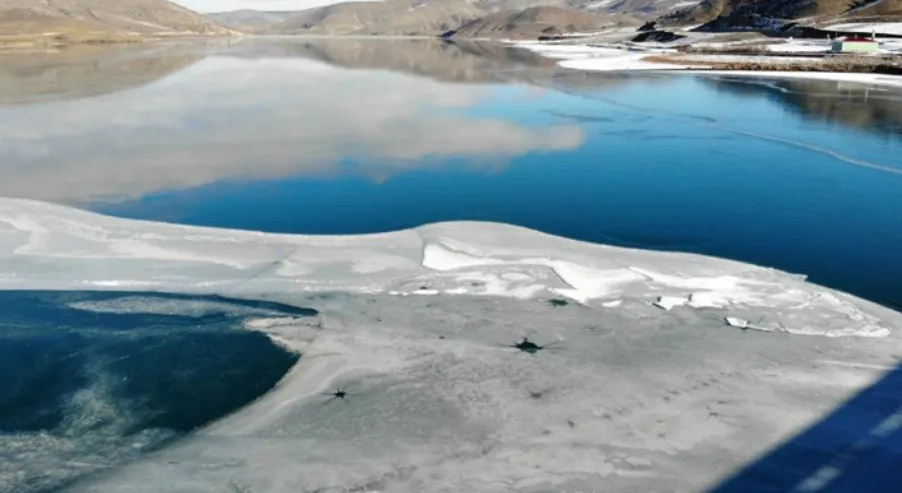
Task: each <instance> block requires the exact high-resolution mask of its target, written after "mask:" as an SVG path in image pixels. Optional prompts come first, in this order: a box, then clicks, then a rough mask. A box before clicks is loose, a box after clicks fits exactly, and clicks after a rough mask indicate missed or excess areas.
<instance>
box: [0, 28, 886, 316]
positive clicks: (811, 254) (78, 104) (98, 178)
mask: <svg viewBox="0 0 902 493" xmlns="http://www.w3.org/2000/svg"><path fill="white" fill-rule="evenodd" d="M4 63H5V64H6V66H10V65H13V68H11V69H8V71H7V75H6V76H2V80H0V81H2V84H3V86H4V90H3V93H4V96H3V100H4V102H5V104H4V105H3V106H2V107H0V135H2V136H3V145H2V146H0V162H2V163H3V180H2V181H0V196H24V197H29V198H37V199H42V200H49V201H56V202H61V203H65V204H73V205H77V206H80V207H84V208H89V209H92V210H96V211H100V212H104V213H108V214H113V215H118V216H122V217H129V218H140V219H151V220H162V221H170V222H178V223H184V224H192V225H205V226H217V227H227V228H241V229H250V230H262V231H269V232H287V233H317V234H320V233H323V234H356V233H369V232H380V231H389V230H397V229H404V228H409V227H415V226H418V225H422V224H428V223H432V222H438V221H449V220H487V221H496V222H505V223H510V224H515V225H522V226H526V227H530V228H534V229H538V230H541V231H544V232H548V233H552V234H557V235H562V236H565V237H569V238H574V239H579V240H585V241H590V242H597V243H607V244H614V245H623V246H634V247H640V248H649V249H657V250H661V249H663V250H678V251H687V252H695V253H703V254H707V255H714V256H720V257H725V258H731V259H737V260H742V261H748V262H752V263H756V264H759V265H765V266H772V267H776V268H780V269H783V270H787V271H790V272H795V273H801V274H806V275H808V276H810V279H811V280H812V281H814V282H818V283H822V284H825V285H828V286H831V287H834V288H838V289H842V290H845V291H849V292H852V293H855V294H858V295H861V296H864V297H866V298H868V299H872V300H877V301H880V302H882V303H898V302H899V301H900V296H902V295H900V294H899V293H900V292H902V281H900V279H902V262H899V261H898V253H897V252H898V251H900V250H902V216H900V214H899V211H900V210H902V193H900V190H902V158H900V156H902V95H900V94H899V93H894V92H891V91H888V90H886V89H884V88H869V87H867V86H856V85H850V84H848V83H833V82H805V81H775V82H767V81H756V80H748V79H745V80H725V79H714V78H700V77H691V76H679V77H665V76H649V75H646V76H626V75H597V74H596V75H586V74H582V73H579V72H571V71H567V70H564V69H555V68H554V67H553V62H551V61H548V60H542V59H539V58H536V56H535V55H533V54H530V53H527V52H521V51H514V50H505V49H503V48H500V47H494V46H488V47H486V46H480V45H472V46H471V45H464V46H461V47H456V46H451V45H445V44H442V43H438V42H428V41H381V42H373V41H364V40H343V41H342V40H318V41H309V42H302V41H291V40H270V41H260V40H256V41H255V40H245V41H243V42H237V41H236V42H233V43H232V44H231V45H229V44H228V43H227V42H225V41H220V42H211V43H210V44H208V45H204V46H197V45H189V46H183V45H178V44H174V45H169V46H158V47H154V48H152V49H151V48H131V49H123V50H117V51H113V52H110V51H100V52H94V51H89V52H87V53H75V54H71V55H68V56H62V55H57V56H56V57H51V56H46V57H43V58H41V57H32V58H31V59H29V60H28V61H16V60H15V59H12V60H10V59H9V58H7V59H6V60H5V62H4ZM15 63H19V64H20V65H21V66H18V65H15ZM0 73H2V71H0Z"/></svg>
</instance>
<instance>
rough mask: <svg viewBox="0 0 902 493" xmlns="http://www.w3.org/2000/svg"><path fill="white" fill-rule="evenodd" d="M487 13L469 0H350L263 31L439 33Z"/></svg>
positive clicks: (300, 32) (274, 32) (387, 33)
mask: <svg viewBox="0 0 902 493" xmlns="http://www.w3.org/2000/svg"><path fill="white" fill-rule="evenodd" d="M484 14H485V11H483V10H482V9H480V8H478V7H476V6H474V5H473V4H472V3H470V2H468V1H467V0H385V1H382V2H347V3H339V4H335V5H329V6H326V7H319V8H315V9H310V10H305V11H303V12H301V13H299V14H298V15H296V16H293V17H291V18H290V19H288V20H287V21H285V22H283V23H281V24H277V25H275V26H272V27H270V28H268V29H266V30H264V31H263V32H265V33H269V34H355V35H356V34H383V35H392V34H404V35H437V34H440V33H443V32H445V31H447V30H449V29H454V28H456V27H457V26H460V25H461V24H464V23H466V22H468V21H470V20H473V19H475V18H477V17H480V16H482V15H484Z"/></svg>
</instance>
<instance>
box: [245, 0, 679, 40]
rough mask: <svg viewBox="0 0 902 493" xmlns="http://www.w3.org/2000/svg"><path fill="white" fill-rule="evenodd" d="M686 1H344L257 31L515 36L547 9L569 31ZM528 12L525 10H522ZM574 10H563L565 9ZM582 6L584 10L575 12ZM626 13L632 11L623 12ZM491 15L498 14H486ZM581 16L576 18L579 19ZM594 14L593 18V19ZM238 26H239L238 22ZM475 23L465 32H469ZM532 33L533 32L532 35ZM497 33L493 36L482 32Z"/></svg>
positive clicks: (660, 10)
mask: <svg viewBox="0 0 902 493" xmlns="http://www.w3.org/2000/svg"><path fill="white" fill-rule="evenodd" d="M681 3H682V4H685V0H385V1H377V2H345V3H338V4H333V5H328V6H325V7H317V8H313V9H309V10H305V11H302V12H299V13H297V14H296V15H294V16H292V17H290V18H288V19H286V20H285V21H284V22H281V23H278V24H273V25H270V26H268V27H265V28H263V29H260V30H257V31H255V32H260V33H264V34H330V35H372V34H377V35H378V34H384V35H426V36H435V35H439V34H442V33H444V32H446V31H452V30H460V29H462V27H463V26H464V25H466V24H468V23H471V22H473V21H477V20H479V19H484V20H483V24H484V27H483V28H482V29H480V31H481V32H482V33H483V34H490V33H495V34H493V36H497V35H500V34H501V33H508V34H513V35H516V34H517V31H520V32H522V33H523V35H524V36H525V35H526V33H527V32H529V33H532V34H534V33H535V32H536V31H535V30H534V29H533V28H527V27H526V25H527V24H530V23H535V24H541V23H542V22H545V21H528V20H526V19H525V18H526V17H529V16H531V15H535V14H536V12H544V14H543V15H547V16H548V18H549V19H551V18H552V17H556V18H557V19H558V20H563V19H564V17H568V16H569V17H571V18H572V20H573V22H563V23H560V22H558V20H552V21H550V22H545V24H546V25H545V26H544V27H545V28H547V27H550V26H552V25H557V24H560V27H562V30H563V31H566V30H567V28H566V26H567V25H568V24H573V25H574V26H577V25H597V24H598V23H597V22H595V18H592V17H585V16H591V15H592V14H595V15H596V16H598V17H599V18H606V19H607V22H606V24H608V25H611V24H614V23H617V22H618V21H623V20H629V21H630V22H635V21H633V18H634V17H633V15H632V14H628V13H631V12H637V14H636V15H635V17H636V18H641V19H650V18H653V17H654V15H652V13H653V12H658V13H663V12H667V11H670V10H671V9H672V8H673V7H674V6H676V5H679V4H681ZM539 7H540V8H543V9H544V8H557V9H558V10H559V11H560V12H558V13H557V14H553V13H552V12H555V11H541V10H540V11H529V9H532V8H539ZM521 11H524V12H525V13H521V14H518V13H519V12H521ZM566 11H569V12H571V13H570V14H564V13H561V12H566ZM575 11H581V12H575ZM624 14H627V15H626V16H624ZM486 16H493V17H490V18H487V17H486ZM506 16H508V17H510V20H511V21H513V22H515V23H517V24H518V26H520V27H518V28H517V29H513V28H511V29H492V28H489V26H490V25H492V24H494V23H497V22H502V19H503V18H504V17H506ZM578 18H581V19H582V20H580V21H577V20H576V19H578ZM590 19H591V20H590ZM236 28H237V27H236ZM475 28H476V24H472V25H470V26H469V27H468V28H467V30H465V31H464V32H465V33H467V32H470V31H471V30H473V29H475ZM530 35H531V34H530ZM483 37H492V36H483Z"/></svg>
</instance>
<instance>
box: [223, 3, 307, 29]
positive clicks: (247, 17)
mask: <svg viewBox="0 0 902 493" xmlns="http://www.w3.org/2000/svg"><path fill="white" fill-rule="evenodd" d="M297 14H298V12H263V11H260V10H248V9H245V10H234V11H232V12H217V13H212V14H206V17H207V18H208V19H210V20H212V21H213V22H215V23H217V24H219V25H221V26H225V27H228V28H230V29H234V30H236V31H241V32H246V33H253V32H258V31H261V30H264V29H267V28H269V27H272V26H275V25H277V24H281V23H283V22H285V21H287V20H288V19H290V18H291V17H293V16H295V15H297Z"/></svg>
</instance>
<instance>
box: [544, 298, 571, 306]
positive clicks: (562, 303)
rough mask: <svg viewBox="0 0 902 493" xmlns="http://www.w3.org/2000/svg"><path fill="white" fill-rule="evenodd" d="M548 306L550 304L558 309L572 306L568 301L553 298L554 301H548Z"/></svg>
mask: <svg viewBox="0 0 902 493" xmlns="http://www.w3.org/2000/svg"><path fill="white" fill-rule="evenodd" d="M548 304H550V305H551V306H554V307H558V306H567V305H569V304H570V302H568V301H567V300H562V299H560V298H552V299H550V300H548Z"/></svg>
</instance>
